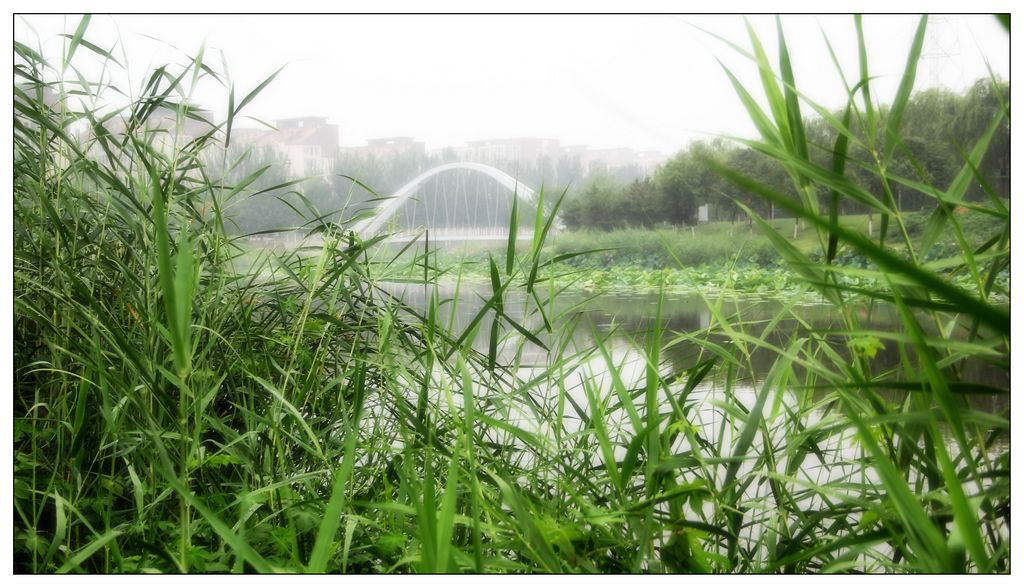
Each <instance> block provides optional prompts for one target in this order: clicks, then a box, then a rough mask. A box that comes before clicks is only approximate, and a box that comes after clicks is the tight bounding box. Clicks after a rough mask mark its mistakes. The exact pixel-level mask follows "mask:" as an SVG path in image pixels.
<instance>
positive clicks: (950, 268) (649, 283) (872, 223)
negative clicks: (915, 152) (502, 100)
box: [396, 211, 1010, 303]
mask: <svg viewBox="0 0 1024 588" xmlns="http://www.w3.org/2000/svg"><path fill="white" fill-rule="evenodd" d="M959 216H960V218H959V219H958V220H959V222H960V223H961V226H963V227H964V232H965V233H966V234H968V235H987V234H991V233H992V232H993V229H992V227H993V226H994V224H993V223H994V222H995V221H994V220H993V219H992V217H989V216H987V215H983V214H980V213H976V212H973V211H964V212H962V213H961V214H960V215H959ZM768 222H769V224H770V225H771V226H772V227H773V228H774V229H775V230H777V231H779V232H780V233H782V234H785V235H787V236H792V239H791V240H790V241H789V243H790V244H792V245H793V246H794V247H795V248H796V250H797V251H799V252H800V253H801V254H802V255H805V256H806V257H807V259H809V260H810V261H811V262H812V263H814V264H816V265H818V266H820V268H821V269H822V270H824V269H826V268H827V269H831V270H834V271H835V272H836V277H835V279H836V280H837V281H838V283H839V284H840V285H841V286H842V287H844V288H846V289H847V291H848V292H850V294H851V295H854V296H855V295H856V293H857V292H858V291H877V289H878V288H885V287H886V286H885V284H884V279H883V278H882V276H881V275H880V274H879V273H878V272H877V270H876V269H875V267H874V265H873V264H872V263H871V262H869V260H867V259H866V258H865V257H864V256H863V255H861V254H858V253H851V252H849V251H846V250H844V249H842V248H840V250H839V251H838V253H837V254H836V256H835V259H834V260H833V262H832V264H831V265H829V264H827V263H826V260H825V259H824V256H823V255H822V254H821V249H822V245H821V243H820V242H819V240H818V236H817V234H816V233H815V232H814V231H813V230H810V229H808V228H806V227H803V226H795V223H794V221H793V219H777V220H774V221H768ZM927 222H928V215H926V214H924V213H908V214H907V215H906V217H905V219H904V226H905V227H906V230H907V234H908V236H909V237H910V238H911V239H913V240H920V239H921V238H922V235H923V233H924V231H925V228H926V225H927ZM840 224H841V225H842V226H843V227H845V228H848V229H851V230H854V231H857V232H859V233H860V234H862V235H864V236H865V237H871V238H873V239H878V231H879V230H880V228H879V225H880V222H879V221H878V218H877V216H876V217H875V218H874V219H870V218H868V216H867V215H848V216H844V217H841V218H840ZM968 239H970V237H968ZM955 240H956V238H955V235H954V234H953V232H952V231H947V232H946V233H945V234H944V235H943V236H941V237H940V238H938V239H937V240H936V242H935V244H934V245H933V246H932V247H931V248H930V249H929V251H928V253H927V254H926V258H925V260H924V261H927V262H929V264H930V265H931V266H933V267H935V268H936V269H943V271H944V273H943V274H942V275H943V276H944V277H945V278H946V279H947V280H948V281H949V282H950V283H952V284H955V285H957V286H959V287H962V288H971V287H972V286H974V287H977V284H976V280H977V276H974V275H973V274H972V273H971V272H970V268H969V266H965V267H961V268H956V267H955V264H954V263H952V261H951V260H952V259H955V257H954V256H956V255H959V253H958V252H959V249H958V246H957V244H956V242H955ZM549 241H550V242H549V244H548V245H547V246H545V248H544V249H543V251H542V255H541V259H542V260H543V261H542V263H541V267H540V268H539V269H538V274H537V275H538V277H539V278H540V279H542V280H554V281H555V282H556V283H557V285H558V287H559V288H560V289H561V288H568V289H572V290H582V291H585V292H590V293H598V294H601V293H611V292H648V291H658V290H664V291H666V292H671V293H679V294H694V293H699V294H703V295H707V296H718V295H723V294H725V295H736V296H745V297H751V296H753V297H758V298H769V299H785V300H797V301H800V302H807V303H814V302H820V301H822V298H821V295H820V294H819V293H818V292H817V291H816V290H814V289H813V288H812V287H811V286H809V285H808V284H807V283H806V280H804V279H802V278H801V276H800V275H799V274H798V273H797V271H795V270H794V269H793V267H792V266H791V265H788V264H787V263H786V261H785V259H783V256H782V254H781V253H780V251H779V249H777V248H776V247H775V245H773V244H772V243H771V242H770V241H769V239H768V238H767V237H765V236H764V235H762V234H761V233H760V231H759V230H758V229H757V228H756V227H750V226H748V225H746V224H745V223H708V224H703V225H699V226H696V227H688V228H681V229H679V228H666V229H659V230H640V229H626V230H618V231H607V232H604V231H563V232H561V233H558V234H555V235H552V236H551V237H550V239H549ZM901 241H902V235H901V234H900V233H899V232H898V231H897V230H896V229H895V227H890V230H889V231H888V232H887V238H886V245H887V246H888V247H889V248H890V249H891V250H892V251H893V252H894V253H896V254H902V253H903V252H905V251H906V247H905V246H904V245H903V244H902V243H901ZM525 243H526V244H527V245H528V243H529V242H525ZM970 245H971V246H972V247H973V248H975V249H977V248H979V247H980V246H981V245H982V244H981V243H970ZM433 247H437V245H436V244H435V245H434V246H433ZM422 253H423V247H422V245H419V244H414V245H413V246H412V247H410V248H409V250H408V262H407V263H406V264H404V265H399V266H396V268H397V271H398V273H399V275H402V276H404V277H422V276H423V255H422ZM505 255H506V246H505V244H503V243H495V244H493V245H490V246H487V245H482V244H478V245H476V246H469V247H462V246H456V247H446V246H444V245H442V246H440V247H439V248H437V249H434V248H432V250H431V256H430V266H431V267H432V268H433V269H434V270H437V271H440V272H441V273H442V274H448V275H455V274H461V275H462V276H463V277H464V278H468V279H477V280H488V279H489V267H490V265H489V264H490V262H489V259H490V258H493V259H494V260H495V262H496V263H497V264H498V265H499V266H502V265H503V264H504V263H505ZM556 259H557V260H559V261H557V262H554V260H556ZM545 262H552V263H550V264H546V265H545ZM431 273H433V271H432V272H431ZM992 280H993V282H992V283H993V287H992V299H993V300H994V301H1005V300H1009V296H1008V293H1009V286H1010V274H1009V268H1005V269H1003V270H1002V271H1000V272H997V273H996V274H995V275H994V276H993V278H992Z"/></svg>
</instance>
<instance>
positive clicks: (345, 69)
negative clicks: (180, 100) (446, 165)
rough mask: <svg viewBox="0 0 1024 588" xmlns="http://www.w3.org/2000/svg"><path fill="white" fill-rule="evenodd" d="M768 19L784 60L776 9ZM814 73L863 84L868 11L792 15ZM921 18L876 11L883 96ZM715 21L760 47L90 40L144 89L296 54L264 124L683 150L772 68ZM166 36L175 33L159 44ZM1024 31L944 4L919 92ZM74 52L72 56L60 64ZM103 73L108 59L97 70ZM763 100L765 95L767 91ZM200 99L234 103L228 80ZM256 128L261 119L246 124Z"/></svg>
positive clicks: (397, 36) (699, 21)
mask: <svg viewBox="0 0 1024 588" xmlns="http://www.w3.org/2000/svg"><path fill="white" fill-rule="evenodd" d="M78 20H79V19H78V17H76V16H70V17H63V16H28V17H18V18H16V19H15V37H16V38H17V39H19V40H22V41H29V42H31V44H32V45H35V44H36V43H37V41H36V40H35V39H36V34H35V33H33V32H32V31H31V30H30V29H29V27H28V26H26V24H28V25H31V28H33V29H35V31H36V32H38V38H39V39H42V42H43V49H44V54H46V55H48V56H57V55H59V54H60V51H61V44H62V43H64V42H66V40H63V39H60V38H58V37H57V35H58V34H59V33H61V32H73V31H74V29H75V27H76V26H77V24H78ZM750 20H751V23H752V24H753V26H754V27H755V29H756V30H757V31H758V33H759V34H760V35H761V37H762V40H763V41H764V42H765V45H766V48H767V50H768V52H769V55H770V56H771V58H772V59H773V61H775V60H776V59H777V58H776V55H777V54H776V44H775V23H774V17H766V16H755V17H751V19H750ZM782 22H783V27H784V29H785V32H786V38H787V42H788V45H789V49H790V52H791V54H792V56H793V60H794V68H795V75H796V78H797V85H798V86H799V87H801V88H802V89H803V91H804V92H805V94H807V95H808V96H809V97H811V98H812V99H814V100H816V101H818V102H820V103H822V104H825V105H826V106H828V107H830V108H838V107H840V106H842V104H843V101H844V95H845V93H844V90H843V85H842V82H841V81H840V79H839V76H838V74H837V72H836V69H835V67H834V65H833V64H832V61H831V58H830V56H829V53H828V50H827V48H826V46H825V43H824V41H823V40H822V39H823V37H822V31H824V33H825V35H827V36H828V38H829V40H830V41H831V43H832V45H833V47H834V48H835V50H836V52H837V54H838V57H839V60H840V62H841V63H842V66H843V68H844V70H845V72H846V74H847V77H848V79H851V80H853V79H854V78H856V77H857V74H856V72H857V54H856V48H857V42H856V37H855V30H854V26H853V18H852V17H851V16H817V17H815V16H784V17H783V19H782ZM916 22H917V17H913V16H898V15H877V16H866V17H865V18H864V24H865V35H866V38H867V45H868V48H869V59H870V63H871V73H872V75H874V76H878V78H879V79H878V80H877V81H876V82H875V84H876V86H875V87H876V92H877V93H876V99H878V100H880V101H883V102H887V101H889V100H890V99H891V97H892V95H893V94H894V93H895V91H896V85H897V84H898V79H899V76H900V74H901V73H902V70H903V67H904V64H905V60H906V55H907V52H908V50H909V47H910V42H911V39H912V36H913V34H914V29H915V26H916ZM700 29H705V30H706V31H711V32H714V33H716V34H718V35H720V36H722V37H725V38H727V39H729V40H731V41H733V42H735V43H737V44H739V45H741V46H743V47H744V48H748V47H749V41H748V39H747V35H746V31H745V28H744V23H743V18H742V17H740V16H726V15H722V16H700V15H698V16H596V15H595V16H587V15H577V16H555V15H551V16H525V15H523V16H442V15H435V16H395V15H391V16H371V15H352V16H343V15H338V16H302V15H294V16H280V15H275V16H231V15H225V16H215V15H196V16H95V17H93V19H92V22H91V24H90V28H89V31H88V32H87V34H86V38H87V39H89V40H90V41H92V42H93V43H96V44H97V45H100V46H103V47H105V48H109V47H112V46H114V45H115V43H120V46H119V47H118V49H117V50H116V52H115V54H116V55H121V53H122V50H123V52H124V53H125V54H126V55H127V58H128V62H129V69H130V72H131V75H132V79H131V81H130V87H132V88H133V89H134V92H136V93H137V92H138V89H139V87H140V85H141V83H142V75H143V74H144V73H145V72H146V71H148V70H149V69H151V68H152V67H155V66H159V65H162V64H164V63H168V62H173V63H185V62H186V58H185V54H189V55H192V54H195V53H196V52H197V51H198V49H199V47H200V45H201V44H202V43H203V42H204V41H205V42H206V61H207V62H208V63H210V64H211V66H213V67H214V69H218V70H219V69H221V65H220V64H221V53H223V57H224V60H225V62H226V63H227V65H228V67H229V68H230V73H231V78H232V80H233V81H234V83H235V85H236V97H237V98H238V99H240V98H241V96H243V95H245V94H246V93H247V92H248V91H249V90H250V89H251V88H253V87H254V86H256V85H257V84H258V83H259V82H261V81H262V80H263V79H264V78H265V77H266V76H267V75H269V74H270V73H272V72H273V71H274V70H276V69H277V68H278V67H280V66H282V65H285V66H286V67H285V69H284V71H283V72H282V73H281V74H280V75H279V76H278V78H277V80H276V81H275V82H274V83H273V84H272V85H271V86H269V87H268V88H267V89H266V90H264V92H263V93H262V94H261V95H260V96H259V97H258V98H257V99H256V100H254V101H253V102H252V103H251V104H250V105H249V106H248V107H247V108H246V109H245V111H244V112H243V114H248V115H250V116H255V117H258V118H261V119H264V120H273V119H276V118H285V117H291V116H303V115H317V116H327V117H329V119H330V121H331V122H334V123H336V124H338V125H339V126H340V128H341V143H342V144H343V145H360V144H363V143H364V142H365V141H366V140H367V139H370V138H374V137H383V136H393V135H407V136H414V137H416V138H418V139H421V140H425V141H426V142H427V144H428V146H429V147H434V148H436V147H442V146H445V145H458V144H462V143H464V142H465V141H467V140H474V139H486V138H499V137H514V136H519V137H522V136H539V137H551V138H557V139H560V140H561V141H562V143H563V144H585V145H588V146H590V147H595V148H600V147H617V146H626V147H632V148H634V149H654V150H660V151H664V152H673V151H675V150H677V149H679V148H681V147H683V146H685V145H686V144H687V143H688V142H689V141H691V140H693V139H695V138H703V137H706V136H708V135H709V134H738V135H745V136H751V135H753V134H754V129H753V127H752V125H750V123H749V122H748V117H747V116H746V114H745V112H744V110H743V108H742V106H741V105H740V103H739V100H738V99H737V98H736V95H735V92H734V91H733V89H732V88H731V86H730V85H729V82H728V80H727V78H726V76H725V74H724V73H723V71H722V69H721V67H720V66H719V65H718V63H717V61H716V58H717V59H721V60H722V61H723V62H725V63H726V64H727V65H729V67H730V68H733V69H734V71H735V72H736V73H737V74H738V75H739V77H740V79H741V80H743V81H744V82H747V83H750V84H756V82H757V80H756V77H757V71H756V68H755V67H753V66H752V65H751V64H750V62H749V61H747V60H746V59H745V58H743V57H741V56H739V55H738V54H737V53H736V52H735V51H734V50H733V49H731V48H730V47H729V46H728V45H726V44H725V43H724V42H722V41H720V40H718V39H716V38H715V37H713V36H712V35H710V34H709V33H708V32H704V31H702V30H700ZM155 39H160V41H157V40H155ZM1009 58H1010V50H1009V36H1008V35H1007V34H1006V33H1005V32H1004V31H1003V30H1002V28H1001V27H1000V26H999V25H998V23H996V21H995V19H994V18H992V17H990V16H935V17H932V19H931V20H930V23H929V33H928V37H927V41H926V43H925V47H924V60H923V62H922V64H921V66H920V67H919V70H918V84H917V87H918V88H923V87H928V86H944V87H947V88H952V89H962V88H964V87H966V86H968V85H970V84H971V83H972V82H973V81H974V80H975V79H977V78H979V77H983V76H986V75H987V68H986V65H985V59H987V60H988V62H989V64H990V65H991V67H992V69H993V71H995V72H996V74H998V75H1000V76H1002V77H1003V78H1004V79H1009V77H1010V76H1009ZM56 62H57V63H59V59H57V60H56ZM85 69H86V71H87V72H89V74H90V75H97V72H98V70H95V69H93V70H90V69H89V68H87V67H86V68H85ZM756 95H757V96H758V97H760V95H759V94H756ZM194 99H195V100H196V101H197V102H199V103H200V104H201V105H202V106H205V107H208V108H212V109H213V110H214V111H216V112H217V113H218V115H219V116H223V115H224V112H225V111H226V105H227V93H226V91H225V90H224V89H223V88H222V87H220V86H219V85H217V84H216V83H215V82H212V81H211V82H210V83H208V84H206V85H205V86H202V87H200V88H199V90H198V91H197V92H196V94H195V96H194ZM243 126H253V125H252V123H250V124H243Z"/></svg>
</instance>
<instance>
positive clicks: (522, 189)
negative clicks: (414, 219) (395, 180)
mask: <svg viewBox="0 0 1024 588" xmlns="http://www.w3.org/2000/svg"><path fill="white" fill-rule="evenodd" d="M456 169H466V170H471V171H476V172H480V173H482V174H485V175H487V176H489V177H491V178H493V179H494V180H496V181H497V182H498V183H499V184H501V185H502V186H504V187H506V188H508V189H509V190H511V191H512V192H513V193H514V194H516V196H517V197H518V198H519V199H520V200H522V201H524V202H526V203H528V204H536V203H537V194H536V192H535V191H534V190H533V189H531V188H530V187H529V186H526V185H525V184H523V183H522V182H520V181H519V180H516V179H515V178H513V177H512V176H510V175H508V174H507V173H505V172H503V171H501V170H500V169H497V168H495V167H491V166H489V165H485V164H483V163H472V162H456V163H446V164H443V165H439V166H437V167H434V168H431V169H428V170H427V171H425V172H423V173H421V174H420V175H418V176H416V177H415V178H413V179H412V180H410V181H409V182H408V183H407V184H405V185H404V186H402V187H401V188H399V189H398V190H397V191H396V192H395V193H394V194H393V195H392V197H391V199H389V200H387V201H385V202H384V203H383V204H381V205H380V206H378V207H377V209H376V210H375V211H374V214H373V216H371V217H369V218H367V219H365V220H363V221H360V222H359V223H357V224H356V225H355V226H353V227H352V229H353V230H354V231H355V232H356V233H358V234H360V235H362V236H363V237H372V236H373V235H375V234H376V233H377V232H378V231H379V230H380V229H381V227H383V226H384V223H386V222H387V221H388V220H389V219H390V218H391V217H393V216H394V215H395V213H396V212H398V209H399V208H401V207H402V205H403V204H405V203H406V202H408V200H409V199H410V198H412V196H413V194H415V193H416V188H418V187H419V186H420V184H422V183H423V182H425V181H427V180H429V179H430V178H432V177H434V176H436V175H437V174H440V173H444V172H446V171H451V170H456Z"/></svg>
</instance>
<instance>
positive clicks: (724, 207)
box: [562, 79, 1010, 230]
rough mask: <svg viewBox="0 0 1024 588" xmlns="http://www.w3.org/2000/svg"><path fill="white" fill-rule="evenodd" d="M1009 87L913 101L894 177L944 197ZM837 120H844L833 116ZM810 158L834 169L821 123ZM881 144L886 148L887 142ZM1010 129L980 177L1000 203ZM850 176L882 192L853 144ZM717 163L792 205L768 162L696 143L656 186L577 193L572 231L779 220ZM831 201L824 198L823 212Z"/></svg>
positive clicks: (929, 201)
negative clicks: (702, 217) (702, 215)
mask: <svg viewBox="0 0 1024 588" xmlns="http://www.w3.org/2000/svg"><path fill="white" fill-rule="evenodd" d="M1009 91H1010V87H1009V83H1007V82H1003V81H996V82H993V81H992V80H987V79H983V80H978V81H977V82H976V83H975V84H974V85H973V86H972V87H970V88H969V89H968V90H966V91H964V92H952V91H949V90H944V89H928V90H924V91H922V92H918V93H917V94H915V95H914V96H913V97H912V98H911V100H910V103H909V104H908V105H907V108H906V110H905V112H904V115H903V122H902V133H901V140H902V144H901V145H898V146H897V148H896V157H895V158H894V161H893V163H892V164H891V165H890V173H892V174H895V175H898V176H902V177H905V178H908V179H912V180H914V181H917V182H921V183H923V184H928V185H932V186H936V187H939V188H940V189H945V188H946V187H947V186H949V184H950V182H951V181H952V180H953V178H954V177H955V176H956V175H957V173H958V172H959V171H960V169H961V168H962V167H963V165H964V161H965V157H966V154H967V153H969V152H970V150H971V148H972V147H973V145H974V144H975V142H976V141H977V140H978V139H979V138H980V137H981V136H982V135H983V133H984V132H985V130H986V129H987V128H988V126H989V125H990V124H992V121H993V120H994V119H995V118H996V117H997V115H998V113H999V112H1000V111H1001V109H1002V101H1007V102H1006V103H1007V104H1008V100H1009ZM879 115H880V116H879V117H878V125H879V129H877V130H876V135H877V136H878V137H883V138H884V136H885V133H884V128H885V124H886V118H887V115H888V108H887V107H883V108H881V109H880V113H879ZM836 116H837V118H841V117H842V113H841V112H838V113H836ZM852 124H853V127H852V130H853V131H854V133H855V134H858V135H860V136H864V129H861V128H858V127H857V125H856V121H852ZM804 125H805V128H806V135H807V141H808V144H809V154H808V156H809V157H810V159H811V160H812V161H813V162H814V163H816V164H818V165H820V166H823V167H826V168H829V167H830V166H831V161H832V150H833V146H834V145H835V141H836V131H835V129H834V128H833V127H832V126H831V125H829V124H828V122H827V121H825V120H823V119H821V118H816V119H809V120H805V121H804ZM882 140H884V139H882ZM1009 147H1010V124H1009V120H1005V119H1004V123H1003V125H1002V126H1001V128H999V129H997V132H996V133H995V135H994V136H993V138H992V141H991V143H990V145H989V149H988V152H987V154H986V156H985V158H984V159H983V160H982V162H981V165H980V166H979V172H980V173H981V175H982V177H984V178H985V179H986V181H987V182H988V183H989V185H990V186H991V188H992V189H993V191H995V192H996V194H998V195H999V196H1000V197H1002V198H1007V197H1008V196H1009V179H1010V157H1009ZM848 158H849V159H848V163H847V166H846V174H847V175H848V176H849V177H851V178H852V179H853V180H854V181H856V182H858V183H859V184H860V185H862V186H864V187H866V188H867V189H869V190H871V191H874V192H876V193H880V192H881V186H878V185H876V184H877V182H878V180H877V176H876V175H875V174H872V173H870V172H868V171H866V170H865V169H864V166H870V165H872V164H871V162H872V156H871V154H869V153H867V152H866V151H865V150H864V148H862V147H860V148H858V147H854V146H852V145H851V148H850V151H849V153H848ZM708 159H713V160H715V161H718V162H720V163H722V164H724V165H726V166H728V167H730V168H732V169H736V170H738V171H740V172H741V173H742V174H744V175H746V176H748V177H750V178H752V179H754V180H755V181H757V182H758V183H760V184H762V185H767V186H770V187H772V188H773V189H774V190H776V191H777V192H781V193H783V194H791V195H793V198H794V199H796V198H797V197H796V194H795V189H794V187H793V182H792V179H791V178H790V176H789V175H788V174H787V172H786V171H785V170H784V169H783V168H782V166H780V165H779V164H778V163H777V162H775V161H773V160H771V159H769V158H768V157H766V156H764V155H763V154H761V153H759V152H757V151H755V150H753V149H750V148H747V147H739V146H735V145H732V144H730V143H727V142H725V141H723V140H720V139H716V140H713V141H701V142H695V143H693V144H691V145H690V146H689V147H688V148H687V149H685V150H683V151H680V152H679V153H677V154H676V155H675V156H674V157H673V158H672V159H670V160H668V161H667V162H665V163H664V164H662V165H661V166H660V167H659V168H658V169H657V170H656V171H655V173H654V175H653V177H650V178H644V179H638V180H634V181H632V182H621V181H618V180H616V179H615V178H613V177H610V176H607V175H598V176H595V177H591V178H589V179H588V180H587V181H586V182H585V183H584V184H583V185H582V186H581V187H580V188H579V189H577V190H575V191H574V192H573V194H572V197H571V199H569V200H568V201H567V202H566V203H565V205H564V207H563V212H562V218H563V221H564V222H565V223H566V225H567V226H568V227H569V228H574V229H580V228H589V229H598V230H611V229H617V228H626V227H638V228H645V227H655V226H664V225H674V226H682V225H690V224H694V223H695V222H696V221H697V212H698V208H699V207H700V206H703V205H707V206H708V217H709V218H708V220H710V221H733V222H735V221H737V220H740V219H742V218H744V215H743V213H742V209H741V208H740V207H739V206H737V202H740V203H743V204H744V205H745V206H747V207H749V208H751V209H752V210H754V211H755V212H757V213H758V214H760V215H762V216H765V217H775V216H778V212H777V211H776V210H773V209H772V207H771V205H770V204H768V203H767V202H765V201H764V199H762V198H760V197H758V196H757V195H756V194H751V193H747V192H745V191H744V190H742V189H739V188H737V187H736V186H735V184H732V183H731V182H729V181H727V180H725V179H723V178H722V177H720V176H718V175H717V174H715V173H714V172H713V171H712V170H711V169H710V168H709V167H708V165H707V164H706V161H707V160H708ZM895 190H896V192H895V197H896V199H897V206H898V207H899V208H900V209H901V210H918V209H921V208H924V207H929V206H932V205H934V203H935V200H934V198H933V197H931V196H928V195H926V194H923V193H921V192H919V191H917V190H913V189H911V188H908V187H906V186H897V187H896V188H895ZM827 196H828V195H827V194H825V193H822V194H820V195H819V198H820V199H821V202H822V205H824V204H825V200H826V198H827ZM982 197H984V192H983V190H982V187H981V186H980V184H979V183H978V182H974V183H973V185H972V186H971V188H970V189H969V191H968V194H967V198H969V199H978V198H982ZM842 207H843V210H842V213H843V214H857V213H863V212H866V211H867V210H866V208H864V207H863V206H860V205H857V204H855V203H849V202H847V203H843V204H842Z"/></svg>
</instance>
